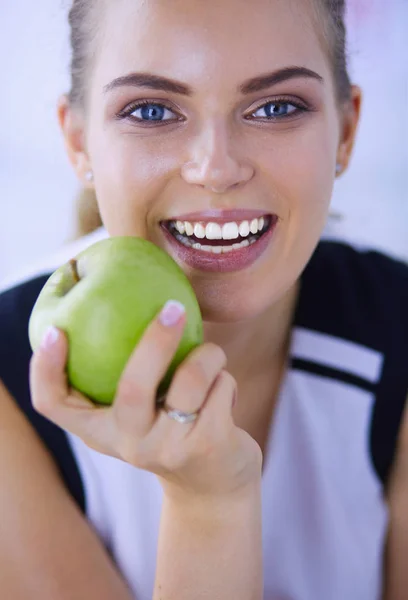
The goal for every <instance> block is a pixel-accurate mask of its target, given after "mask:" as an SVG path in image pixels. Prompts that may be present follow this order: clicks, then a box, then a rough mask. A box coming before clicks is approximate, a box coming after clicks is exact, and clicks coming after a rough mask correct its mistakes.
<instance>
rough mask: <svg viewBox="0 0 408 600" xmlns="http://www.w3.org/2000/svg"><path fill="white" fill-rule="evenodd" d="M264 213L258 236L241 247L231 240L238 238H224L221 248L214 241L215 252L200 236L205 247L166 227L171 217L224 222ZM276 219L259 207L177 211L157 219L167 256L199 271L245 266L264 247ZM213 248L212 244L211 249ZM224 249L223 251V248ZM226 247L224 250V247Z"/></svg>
mask: <svg viewBox="0 0 408 600" xmlns="http://www.w3.org/2000/svg"><path fill="white" fill-rule="evenodd" d="M261 217H264V218H265V219H267V220H268V221H267V222H268V227H267V228H265V231H263V232H262V233H261V234H260V236H259V235H258V236H256V239H252V240H250V243H247V244H248V245H246V246H245V247H238V246H239V245H238V244H237V245H236V246H235V248H234V246H233V244H231V242H234V241H238V240H228V241H227V240H225V241H223V243H224V244H225V245H227V244H228V245H229V246H230V247H228V248H225V249H223V248H221V245H220V244H218V251H217V253H213V251H210V248H209V247H208V246H206V240H200V242H202V243H203V244H204V247H205V250H206V251H205V250H203V249H202V247H200V244H195V247H191V246H186V245H185V240H182V238H181V237H179V236H177V232H175V231H172V230H171V228H170V227H169V223H170V222H171V221H173V222H174V221H180V222H184V221H188V222H191V221H193V222H196V223H197V222H202V223H204V224H205V223H208V222H215V223H218V224H220V225H221V224H225V223H228V222H230V221H233V220H234V221H242V220H250V219H256V218H261ZM277 223H278V217H277V216H276V215H267V213H265V211H262V210H250V211H248V210H231V211H205V212H195V213H188V214H184V215H177V216H175V217H174V218H172V219H171V220H169V221H164V222H162V223H161V229H162V231H163V233H164V236H165V241H166V246H167V249H168V252H169V254H170V255H171V256H173V257H174V258H175V260H177V261H178V262H182V263H185V264H186V265H188V266H189V267H192V268H193V269H196V270H200V271H207V272H219V273H227V272H234V271H240V270H242V269H245V268H248V267H249V266H251V265H252V264H253V263H254V262H256V261H257V260H258V258H259V257H260V256H261V255H262V254H263V253H264V252H265V251H266V249H267V248H268V246H269V244H270V242H271V240H272V238H273V236H274V232H275V229H276V226H277ZM177 237H178V239H177ZM211 250H214V247H213V248H212V249H211ZM224 250H225V251H224ZM227 250H228V251H227Z"/></svg>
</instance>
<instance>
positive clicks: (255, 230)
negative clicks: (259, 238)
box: [249, 219, 258, 234]
mask: <svg viewBox="0 0 408 600" xmlns="http://www.w3.org/2000/svg"><path fill="white" fill-rule="evenodd" d="M249 230H250V232H251V233H253V234H255V233H258V219H254V220H253V221H251V225H250V226H249Z"/></svg>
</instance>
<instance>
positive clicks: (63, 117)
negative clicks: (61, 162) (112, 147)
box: [58, 95, 93, 188]
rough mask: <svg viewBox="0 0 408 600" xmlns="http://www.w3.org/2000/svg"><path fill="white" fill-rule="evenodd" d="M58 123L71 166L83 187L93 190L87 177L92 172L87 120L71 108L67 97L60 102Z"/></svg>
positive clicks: (63, 97) (61, 98) (64, 96)
mask: <svg viewBox="0 0 408 600" xmlns="http://www.w3.org/2000/svg"><path fill="white" fill-rule="evenodd" d="M58 122H59V125H60V127H61V131H62V134H63V136H64V141H65V149H66V151H67V154H68V158H69V161H70V163H71V165H72V166H73V167H74V169H75V172H76V174H77V176H78V178H79V180H80V181H81V183H82V185H83V186H84V187H86V188H92V187H93V185H92V183H91V182H90V181H88V180H87V177H86V175H87V173H88V172H89V171H90V170H91V163H90V160H89V156H88V153H87V150H86V144H85V119H84V116H83V115H82V113H81V112H80V111H79V110H78V109H76V108H74V107H72V106H71V104H70V101H69V98H68V96H67V95H63V96H61V97H60V98H59V100H58Z"/></svg>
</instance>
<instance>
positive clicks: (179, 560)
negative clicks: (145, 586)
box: [153, 482, 263, 600]
mask: <svg viewBox="0 0 408 600" xmlns="http://www.w3.org/2000/svg"><path fill="white" fill-rule="evenodd" d="M262 597H263V572H262V511H261V484H260V482H259V485H257V486H256V488H255V487H254V488H253V489H252V490H251V491H250V492H248V494H246V495H245V497H244V498H241V499H240V500H239V501H237V502H236V503H235V502H231V503H230V504H228V506H227V505H224V506H221V505H219V504H217V505H213V506H208V505H206V504H205V503H204V502H203V503H201V506H199V505H197V504H196V503H195V502H192V503H191V504H189V505H184V504H180V503H177V502H174V501H172V500H169V499H167V498H165V500H164V504H163V509H162V516H161V524H160V535H159V544H158V555H157V571H156V583H155V592H154V596H153V600H193V599H194V600H202V599H204V598H205V599H209V598H211V600H226V599H227V598H234V600H262Z"/></svg>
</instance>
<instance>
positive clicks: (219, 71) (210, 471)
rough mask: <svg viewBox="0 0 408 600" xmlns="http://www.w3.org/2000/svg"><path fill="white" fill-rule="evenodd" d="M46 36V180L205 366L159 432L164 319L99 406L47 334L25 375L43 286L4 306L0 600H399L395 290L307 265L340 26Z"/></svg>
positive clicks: (255, 19)
mask: <svg viewBox="0 0 408 600" xmlns="http://www.w3.org/2000/svg"><path fill="white" fill-rule="evenodd" d="M70 24H71V31H72V37H71V40H72V48H73V61H72V89H71V92H70V94H69V95H68V96H66V97H63V98H62V99H61V102H60V104H59V119H60V123H61V128H62V132H63V135H64V138H65V142H66V147H67V151H68V155H69V158H70V160H71V162H72V164H73V167H74V169H75V171H76V173H77V174H78V177H79V179H80V180H81V181H82V182H83V183H84V185H86V186H87V187H88V188H89V189H93V190H95V193H96V197H97V199H98V207H99V210H100V213H101V217H102V220H103V224H104V226H105V227H106V229H107V231H108V233H109V235H111V236H122V235H131V236H140V237H144V238H147V239H149V240H151V241H152V242H154V243H155V244H157V245H158V246H160V247H161V248H163V249H164V250H165V251H167V252H168V253H169V254H170V255H171V256H172V257H173V258H174V259H175V260H176V261H177V262H178V263H179V264H180V265H181V267H182V268H183V270H184V271H185V273H186V274H187V276H188V277H189V279H190V281H191V282H192V284H193V286H194V290H195V292H196V294H197V297H198V300H199V302H200V306H201V309H202V312H203V317H204V321H205V343H204V344H203V345H202V346H201V347H200V348H198V349H197V350H195V351H194V352H193V353H192V354H191V355H190V356H189V357H188V359H187V360H186V361H185V363H183V365H182V366H181V367H180V368H179V370H178V372H177V373H176V376H175V378H174V380H173V383H172V386H171V388H170V390H169V393H168V395H167V398H166V407H165V410H159V411H158V410H157V409H156V408H155V403H154V398H155V390H156V387H157V385H158V382H159V381H160V379H161V376H162V374H163V373H164V372H165V370H166V368H167V365H168V364H169V362H170V361H171V358H172V356H173V354H174V352H175V349H176V347H177V344H178V341H179V339H180V336H181V335H182V330H183V326H184V322H185V316H184V312H183V307H182V306H180V305H178V304H177V303H170V304H168V305H167V306H166V307H164V309H163V312H162V313H161V314H160V315H158V317H157V319H155V320H154V322H152V324H151V325H150V327H149V328H148V330H147V331H146V333H145V336H144V338H143V340H142V342H141V343H140V344H139V346H138V347H137V348H136V349H135V351H134V353H133V355H132V357H131V359H130V361H129V363H128V365H127V367H126V368H125V371H124V373H123V375H122V378H121V381H120V384H119V386H118V390H117V396H116V398H115V402H114V405H113V406H112V407H109V408H97V407H95V406H94V405H92V404H91V403H90V402H89V401H88V400H87V399H86V398H84V397H83V396H81V395H80V394H79V393H77V392H75V391H73V390H69V389H68V387H67V384H66V380H65V377H64V366H65V362H66V357H67V351H68V340H67V339H66V337H65V336H64V334H63V332H58V331H56V330H50V332H48V334H47V336H46V339H45V340H44V345H43V347H42V348H41V349H40V350H38V351H37V352H36V353H35V355H34V356H33V357H32V356H31V353H30V349H29V345H28V340H27V323H28V319H29V315H30V312H31V310H32V307H33V305H34V303H35V300H36V298H37V297H38V294H39V292H40V291H41V288H42V286H43V285H44V283H45V282H46V280H47V277H48V275H49V274H47V276H42V277H39V278H37V279H35V280H31V281H28V282H25V283H24V284H22V285H20V286H18V287H17V288H15V289H13V290H9V291H7V292H5V293H4V294H3V295H2V297H1V299H0V318H1V328H2V338H1V339H2V341H1V344H0V348H1V350H0V351H1V354H0V359H1V360H0V376H1V378H2V380H3V386H2V391H1V420H0V422H1V424H2V436H1V438H0V457H1V458H0V461H1V462H0V464H1V471H2V486H1V493H0V498H1V504H0V508H1V512H2V514H3V515H7V517H6V519H4V522H3V523H2V530H1V536H0V549H1V553H0V556H1V558H0V561H1V562H0V564H1V569H0V572H1V574H2V581H1V583H2V587H1V589H2V591H3V595H4V597H5V598H21V599H25V598H33V597H34V598H41V599H42V600H47V599H51V598H52V599H53V600H54V599H55V598H58V599H61V600H63V599H65V598H67V599H68V598H69V599H70V598H94V597H95V598H99V599H107V600H110V599H113V598H115V599H116V600H117V599H119V598H120V599H123V600H128V599H130V598H136V599H137V600H147V599H150V598H152V597H153V598H154V599H155V600H159V599H163V600H164V599H165V600H172V599H176V598H177V600H183V599H189V600H191V599H194V600H198V599H200V598H212V599H213V600H215V599H222V600H225V599H227V598H228V599H229V598H234V600H240V599H242V600H249V599H250V598H251V599H254V600H255V599H256V600H260V599H261V598H265V599H266V600H283V599H285V600H289V599H290V600H344V599H345V598H347V600H373V599H374V598H376V599H386V600H390V599H392V600H402V599H403V598H406V595H407V594H408V578H407V574H406V569H405V564H404V555H405V551H406V550H407V549H408V514H407V511H406V505H407V504H406V502H407V500H408V464H407V461H406V459H405V456H406V452H407V444H408V418H407V417H406V416H404V406H405V398H406V394H407V389H408V375H407V369H406V365H407V354H408V352H407V339H408V332H407V329H408V326H407V323H408V319H407V317H406V306H407V300H408V275H407V268H406V267H405V266H404V265H403V264H400V263H399V262H397V261H395V260H392V259H391V258H389V257H387V256H385V255H383V254H379V253H377V252H363V251H357V250H356V249H354V248H352V247H350V246H348V245H345V244H338V243H337V244H336V243H329V242H326V243H323V242H320V243H319V237H320V234H321V231H322V229H323V226H324V223H325V221H326V218H327V213H328V208H329V204H330V198H331V193H332V187H333V182H334V179H335V177H336V176H338V175H340V174H341V173H343V172H344V171H345V170H346V168H347V166H348V163H349V160H350V155H351V153H352V149H353V145H354V140H355V133H356V129H357V125H358V120H359V114H360V104H361V92H360V90H359V88H358V87H356V86H352V85H351V84H350V81H349V78H348V75H347V70H346V61H345V32H344V2H343V1H341V0H336V1H333V0H332V1H330V2H329V0H287V1H285V2H282V1H280V0H252V1H251V2H246V1H245V0H222V1H218V2H199V1H198V0H194V1H192V0H189V1H187V0H177V2H171V3H167V2H160V1H158V0H151V1H148V2H142V1H139V0H120V1H117V2H109V3H108V2H101V1H98V0H75V1H74V2H73V5H72V9H71V13H70ZM28 367H30V376H29V374H28V371H29V369H28ZM237 392H238V393H237ZM31 402H32V404H31ZM171 409H176V410H179V411H181V412H182V413H183V414H184V419H182V422H178V421H177V420H175V419H174V414H173V413H172V412H171ZM16 474H18V476H17V475H16ZM386 547H387V553H385V548H386Z"/></svg>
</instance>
